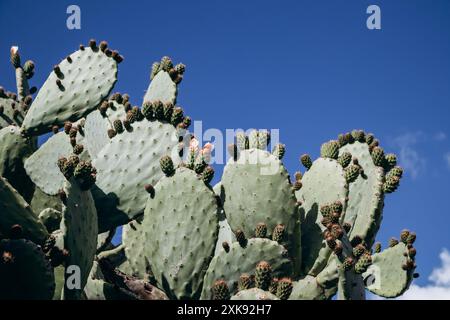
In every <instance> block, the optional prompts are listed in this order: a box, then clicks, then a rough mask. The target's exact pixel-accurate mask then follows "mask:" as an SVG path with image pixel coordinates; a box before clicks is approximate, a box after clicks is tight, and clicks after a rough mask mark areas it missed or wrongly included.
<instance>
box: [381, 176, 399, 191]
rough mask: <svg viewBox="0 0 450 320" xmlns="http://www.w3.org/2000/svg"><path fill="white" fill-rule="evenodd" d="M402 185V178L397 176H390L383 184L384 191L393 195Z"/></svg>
mask: <svg viewBox="0 0 450 320" xmlns="http://www.w3.org/2000/svg"><path fill="white" fill-rule="evenodd" d="M399 184H400V178H399V177H396V176H389V177H388V178H387V180H386V181H385V182H384V184H383V190H384V192H386V193H392V192H394V191H395V190H397V188H398V186H399Z"/></svg>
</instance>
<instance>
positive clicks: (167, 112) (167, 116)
mask: <svg viewBox="0 0 450 320" xmlns="http://www.w3.org/2000/svg"><path fill="white" fill-rule="evenodd" d="M173 109H174V106H173V104H172V103H171V102H168V103H166V104H164V107H163V113H164V120H166V121H167V122H170V121H171V120H172V113H173Z"/></svg>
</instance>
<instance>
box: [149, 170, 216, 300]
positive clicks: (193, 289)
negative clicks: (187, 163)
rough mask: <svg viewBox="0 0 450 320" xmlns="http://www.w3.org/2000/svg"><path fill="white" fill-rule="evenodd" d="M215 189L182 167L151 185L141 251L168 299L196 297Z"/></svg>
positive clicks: (211, 233)
mask: <svg viewBox="0 0 450 320" xmlns="http://www.w3.org/2000/svg"><path fill="white" fill-rule="evenodd" d="M217 214H218V206H217V200H216V198H215V194H214V193H213V192H212V190H211V189H210V188H209V187H208V186H206V185H205V183H204V182H203V181H202V180H200V179H199V177H198V176H197V174H196V173H195V172H194V171H192V170H190V169H187V168H180V169H178V170H177V172H176V173H175V174H174V175H173V176H170V177H164V178H162V179H161V180H160V181H159V182H158V184H157V185H156V186H155V196H154V197H153V198H149V199H148V201H147V205H146V208H145V213H144V221H143V225H142V227H143V232H144V235H145V239H146V242H147V243H148V244H149V245H147V246H146V247H145V255H146V257H147V258H148V260H149V262H150V265H151V269H152V272H153V274H154V276H155V278H156V280H157V282H158V284H159V285H160V288H162V289H163V290H164V291H165V292H166V294H167V295H168V296H169V297H172V298H178V299H189V298H195V297H197V298H198V297H199V295H200V290H201V288H202V282H203V276H204V273H205V271H206V269H207V267H208V264H209V262H210V261H211V258H212V256H213V253H214V248H215V245H216V241H217V234H218V217H217Z"/></svg>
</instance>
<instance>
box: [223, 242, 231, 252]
mask: <svg viewBox="0 0 450 320" xmlns="http://www.w3.org/2000/svg"><path fill="white" fill-rule="evenodd" d="M222 248H223V250H225V252H229V251H230V245H229V243H228V242H227V241H224V242H222Z"/></svg>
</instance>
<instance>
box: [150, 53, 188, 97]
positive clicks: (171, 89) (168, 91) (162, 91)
mask: <svg viewBox="0 0 450 320" xmlns="http://www.w3.org/2000/svg"><path fill="white" fill-rule="evenodd" d="M178 66H182V68H178ZM178 66H177V67H176V68H175V69H173V65H172V61H171V60H170V58H168V57H163V58H162V60H161V63H158V62H156V63H154V64H153V70H152V74H151V80H152V81H151V82H150V85H149V87H148V89H147V91H146V93H145V96H144V102H145V101H161V102H162V103H167V102H170V103H173V104H175V103H176V100H177V94H178V88H177V81H174V80H173V79H172V77H171V76H170V74H169V72H172V73H176V74H177V77H178V75H179V76H181V75H182V74H183V73H184V65H181V64H180V65H178ZM174 71H175V72H174ZM179 79H180V80H181V78H179ZM178 83H179V81H178Z"/></svg>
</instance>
